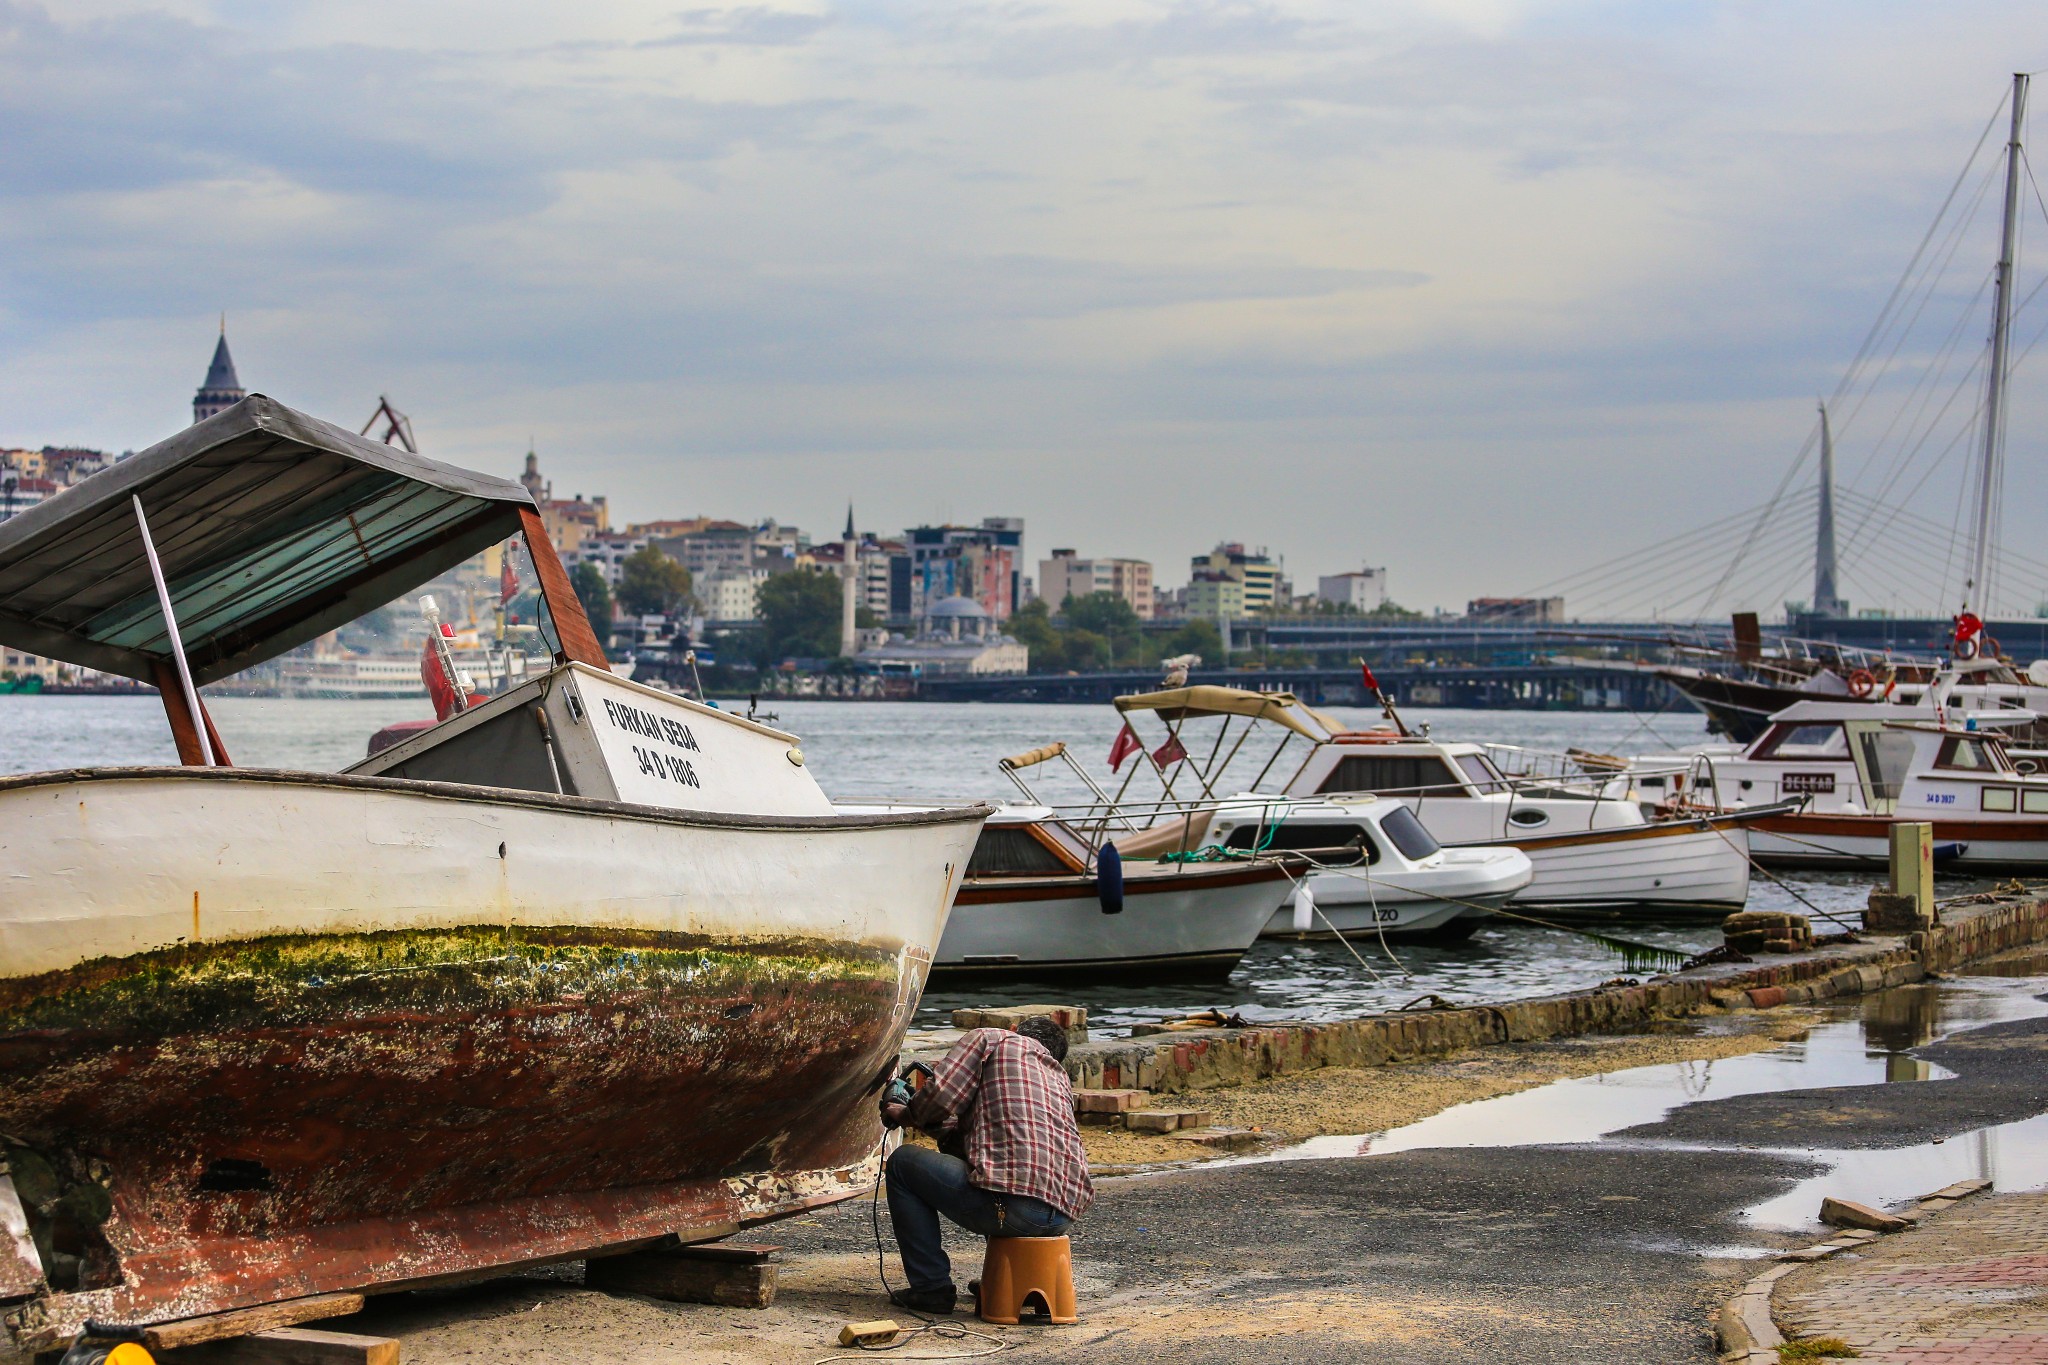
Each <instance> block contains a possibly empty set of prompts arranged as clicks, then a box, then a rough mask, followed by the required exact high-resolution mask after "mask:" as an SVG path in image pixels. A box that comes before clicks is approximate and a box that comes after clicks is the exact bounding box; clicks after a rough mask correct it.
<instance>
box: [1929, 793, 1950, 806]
mask: <svg viewBox="0 0 2048 1365" xmlns="http://www.w3.org/2000/svg"><path fill="white" fill-rule="evenodd" d="M1921 799H1922V800H1924V801H1925V802H1926V803H1927V804H1928V805H1930V806H1953V805H1954V804H1955V803H1956V794H1955V793H1954V792H1922V793H1921Z"/></svg>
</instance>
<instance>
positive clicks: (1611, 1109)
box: [1230, 954, 2048, 1229]
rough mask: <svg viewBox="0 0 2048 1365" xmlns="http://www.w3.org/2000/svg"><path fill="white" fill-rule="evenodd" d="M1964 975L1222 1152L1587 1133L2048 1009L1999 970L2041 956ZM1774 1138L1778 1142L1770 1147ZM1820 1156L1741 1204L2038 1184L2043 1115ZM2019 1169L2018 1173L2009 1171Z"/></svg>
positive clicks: (1900, 1070) (1808, 1203) (1770, 1216)
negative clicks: (1655, 1057) (1779, 1032)
mask: <svg viewBox="0 0 2048 1365" xmlns="http://www.w3.org/2000/svg"><path fill="white" fill-rule="evenodd" d="M1999 966H2000V967H2003V968H2004V970H2003V971H1999V970H1996V969H1993V970H1992V971H1986V972H1984V973H1983V974H1981V975H1976V976H1974V977H1973V978H1972V979H1970V980H1952V981H1947V982H1940V983H1928V984H1926V985H1919V986H1904V987H1899V988H1897V989H1894V990H1889V991H1883V992H1880V993H1878V994H1876V995H1872V996H1868V997H1864V998H1862V999H1859V1000H1858V1001H1856V1002H1854V1003H1853V1004H1845V1005H1842V1006H1838V1007H1837V1008H1836V1011H1835V1013H1836V1014H1837V1017H1836V1018H1835V1019H1833V1020H1831V1021H1829V1022H1827V1023H1823V1024H1819V1025H1817V1026H1815V1028H1814V1029H1813V1030H1812V1032H1810V1033H1809V1034H1808V1035H1807V1036H1806V1037H1805V1038H1804V1039H1802V1040H1800V1041H1798V1042H1793V1043H1787V1044H1786V1045H1784V1046H1783V1047H1779V1048H1774V1049H1772V1050H1771V1051H1768V1052H1755V1053H1749V1054H1746V1055H1743V1056H1739V1057H1723V1058H1718V1059H1715V1060H1711V1061H1695V1062H1673V1063H1666V1064H1663V1065H1659V1066H1646V1067H1636V1068H1633V1069H1631V1070H1627V1071H1614V1072H1608V1073H1606V1074H1604V1075H1599V1076H1585V1077H1577V1078H1574V1079H1571V1080H1564V1081H1553V1082H1552V1083H1550V1084H1549V1085H1545V1086H1539V1087H1537V1088H1536V1089H1533V1090H1523V1091H1519V1092H1517V1093H1515V1094H1512V1095H1501V1096H1498V1097H1496V1098H1494V1099H1489V1100H1475V1101H1473V1102H1472V1103H1470V1104H1461V1105H1456V1106H1454V1107H1452V1108H1450V1109H1446V1110H1444V1111H1443V1112H1442V1113H1440V1114H1435V1115H1432V1116H1431V1117H1429V1118H1426V1119H1423V1120H1421V1121H1420V1122H1418V1123H1411V1124H1409V1125H1407V1126H1406V1127H1403V1128H1396V1129H1392V1130H1390V1131H1388V1132H1384V1133H1368V1134H1364V1135H1355V1134H1354V1135H1345V1136H1335V1137H1321V1138H1312V1139H1310V1140H1309V1141H1307V1142H1303V1143H1298V1144H1296V1145H1295V1146H1292V1147H1288V1148H1284V1149H1282V1150H1280V1151H1277V1152H1271V1153H1266V1154H1262V1155H1258V1156H1251V1157H1242V1158H1238V1159H1237V1160H1236V1161H1233V1162H1232V1163H1230V1164H1240V1163H1243V1162H1262V1161H1290V1160H1295V1161H1298V1160H1305V1159H1316V1158H1331V1157H1357V1156H1387V1155H1391V1154H1392V1153H1395V1152H1407V1151H1414V1150H1417V1149H1419V1148H1427V1147H1533V1146H1550V1145H1559V1144H1571V1143H1589V1142H1596V1141H1598V1140H1599V1139H1600V1138H1601V1137H1603V1136H1605V1135H1606V1134H1608V1133H1613V1132H1617V1131H1619V1130H1621V1129H1624V1128H1633V1127H1637V1126H1639V1125H1642V1124H1649V1123H1656V1122H1658V1121H1659V1120H1661V1119H1662V1118H1664V1116H1665V1115H1667V1114H1669V1113H1670V1112H1671V1111H1672V1110H1674V1109H1677V1108H1680V1107H1681V1106H1683V1105H1688V1104H1696V1103H1699V1102H1701V1101H1704V1100H1719V1099H1728V1098H1731V1097H1733V1096H1736V1095H1755V1094H1770V1093H1777V1092H1781V1091H1788V1090H1819V1089H1825V1088H1829V1087H1835V1086H1853V1085H1876V1084H1880V1083H1910V1082H1916V1081H1940V1080H1944V1079H1947V1078H1948V1077H1950V1076H1951V1075H1953V1074H1954V1073H1952V1072H1949V1071H1946V1070H1944V1069H1943V1068H1941V1067H1938V1066H1935V1065H1933V1064H1931V1063H1929V1062H1926V1061H1922V1060H1921V1059H1919V1058H1917V1057H1912V1056H1909V1055H1907V1049H1909V1048H1913V1047H1917V1046H1919V1045H1921V1044H1923V1043H1928V1042H1932V1041H1934V1040H1935V1039H1936V1038H1941V1037H1946V1036H1947V1035H1949V1034H1953V1033H1958V1032H1961V1031H1963V1030H1966V1029H1972V1028H1981V1027H1983V1026H1985V1025H1987V1024H1997V1023H2005V1022H2008V1021H2012V1020H2019V1019H2038V1018H2042V1017H2044V1016H2048V1002H2044V1001H2041V1000H2037V999H2035V998H2034V996H2035V994H2036V993H2038V992H2040V991H2042V990H2044V989H2048V978H2043V977H2038V976H2032V975H2029V976H2028V977H2024V978H2019V979H2008V980H2002V981H2000V980H1993V979H1990V978H1991V977H1992V976H1993V975H1997V976H2005V977H2008V978H2010V977H2012V976H2013V975H2014V973H2015V972H2016V971H2018V970H2021V969H2025V970H2028V971H2029V972H2030V973H2031V972H2035V971H2040V970H2041V969H2042V968H2043V967H2048V954H2044V955H2043V957H2042V959H2041V960H2040V961H2038V962H2036V961H2033V960H2027V961H2025V962H2019V963H2013V962H2008V963H2005V964H1999ZM1773 1150H1775V1149H1773ZM1796 1154H1797V1155H1800V1156H1802V1157H1807V1158H1810V1159H1813V1160H1817V1161H1821V1162H1825V1163H1827V1165H1828V1170H1827V1172H1826V1174H1824V1175H1818V1176H1815V1177H1813V1178H1811V1179H1809V1180H1805V1181H1802V1182H1800V1183H1799V1184H1798V1185H1795V1186H1794V1187H1793V1188H1792V1189H1790V1190H1788V1191H1786V1192H1785V1193H1784V1194H1782V1195H1780V1196H1778V1197H1776V1198H1774V1199H1771V1200H1769V1201H1767V1202H1765V1203H1762V1204H1759V1205H1757V1206H1755V1207H1753V1208H1751V1209H1748V1210H1746V1211H1745V1213H1744V1217H1745V1219H1746V1220H1747V1221H1748V1222H1749V1223H1750V1224H1751V1225H1752V1226H1756V1227H1760V1228H1775V1229H1801V1228H1806V1227H1810V1226H1812V1225H1813V1223H1814V1215H1815V1212H1816V1211H1817V1210H1818V1209H1819V1207H1820V1197H1821V1192H1825V1193H1828V1194H1833V1195H1836V1196H1838V1197H1843V1198H1849V1199H1856V1200H1859V1201H1861V1202H1865V1203H1872V1202H1877V1203H1885V1202H1896V1201H1899V1200H1903V1199H1908V1198H1912V1197H1914V1196H1916V1195H1920V1194H1925V1193H1927V1192H1928V1191H1930V1190H1934V1189H1938V1188H1940V1187H1941V1186H1943V1185H1947V1184H1950V1183H1951V1182H1953V1181H1956V1180H1963V1179H1969V1178H1989V1179H1992V1180H1994V1181H1997V1182H1998V1183H1999V1185H2000V1187H2001V1188H2027V1187H2029V1186H2031V1185H2039V1184H2048V1115H2041V1116H2038V1117H2036V1118H2033V1119H2027V1120H2024V1121H2021V1122H2017V1123H2010V1124H2005V1125H2002V1126H1999V1127H1996V1128H1990V1129H1984V1130H1980V1131H1978V1132H1973V1133H1964V1134H1959V1135H1957V1136H1955V1137H1952V1138H1949V1139H1947V1140H1946V1141H1945V1142H1941V1143H1926V1144H1921V1145H1917V1146H1914V1147H1904V1148H1893V1149H1890V1150H1883V1151H1848V1150H1830V1149H1812V1150H1799V1151H1797V1153H1796ZM2016 1182H2017V1183H2016Z"/></svg>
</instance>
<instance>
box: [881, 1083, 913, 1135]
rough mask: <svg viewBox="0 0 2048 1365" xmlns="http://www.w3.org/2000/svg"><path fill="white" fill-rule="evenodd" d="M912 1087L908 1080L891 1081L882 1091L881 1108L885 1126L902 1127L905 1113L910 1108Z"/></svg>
mask: <svg viewBox="0 0 2048 1365" xmlns="http://www.w3.org/2000/svg"><path fill="white" fill-rule="evenodd" d="M911 1094H912V1092H911V1089H910V1085H909V1083H908V1082H907V1081H901V1080H895V1081H891V1082H889V1084H888V1086H887V1087H886V1088H884V1089H883V1091H882V1100H881V1110H882V1126H883V1127H884V1128H901V1127H902V1126H903V1118H904V1115H905V1114H907V1113H908V1112H909V1110H910V1098H911Z"/></svg>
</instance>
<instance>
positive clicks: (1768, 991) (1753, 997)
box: [1749, 986, 1785, 1010]
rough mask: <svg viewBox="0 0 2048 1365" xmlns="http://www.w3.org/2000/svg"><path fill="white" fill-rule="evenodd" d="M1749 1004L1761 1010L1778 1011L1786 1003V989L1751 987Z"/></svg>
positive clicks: (1778, 987)
mask: <svg viewBox="0 0 2048 1365" xmlns="http://www.w3.org/2000/svg"><path fill="white" fill-rule="evenodd" d="M1749 1003H1750V1004H1752V1005H1754V1006H1755V1007H1756V1008H1758V1009H1760V1010H1770V1009H1776V1008H1777V1007H1778V1006H1780V1005H1782V1004H1784V1003H1785V988H1784V987H1783V986H1754V987H1751V988H1750V991H1749Z"/></svg>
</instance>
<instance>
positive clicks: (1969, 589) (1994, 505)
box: [1957, 71, 2027, 623]
mask: <svg viewBox="0 0 2048 1365" xmlns="http://www.w3.org/2000/svg"><path fill="white" fill-rule="evenodd" d="M2026 112H2027V74H2026V73H2025V72H2024V71H2021V72H2015V73H2014V75H2013V78H2012V135H2011V137H2010V138H2008V139H2007V141H2006V144H2005V222H2004V227H2003V232H2002V233H2001V235H2000V237H1999V246H1998V275H1997V279H1996V287H1995V289H1994V291H1993V294H1992V300H1991V365H1990V376H1989V378H1988V379H1987V381H1986V383H1985V390H1984V457H1983V461H1982V463H1981V464H1980V465H1979V467H1978V472H1977V534H1976V542H1975V544H1974V545H1973V546H1972V547H1971V548H1972V554H1971V556H1970V581H1969V582H1968V583H1966V584H1964V586H1963V609H1962V612H1961V613H1960V614H1959V615H1958V617H1957V620H1958V622H1959V623H1960V622H1961V621H1962V619H1963V618H1964V617H1967V616H1970V615H1972V614H1975V615H1976V616H1978V617H1985V616H1989V615H1990V614H1991V542H1992V539H1993V537H1994V536H1996V534H1997V532H1998V526H1997V522H1998V487H1999V482H2000V477H2001V470H2000V465H2001V463H2002V462H2003V461H2004V458H2005V403H2006V394H2005V380H2006V363H2007V362H2006V344H2007V337H2008V334H2009V333H2010V332H2011V330H2012V277H2013V254H2014V245H2013V242H2014V238H2015V237H2016V236H2017V235H2018V230H2019V209H2020V197H2019V196H2020V128H2021V123H2022V120H2024V119H2025V117H2026Z"/></svg>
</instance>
